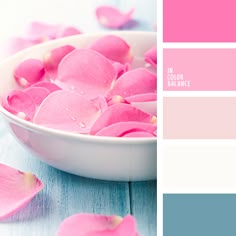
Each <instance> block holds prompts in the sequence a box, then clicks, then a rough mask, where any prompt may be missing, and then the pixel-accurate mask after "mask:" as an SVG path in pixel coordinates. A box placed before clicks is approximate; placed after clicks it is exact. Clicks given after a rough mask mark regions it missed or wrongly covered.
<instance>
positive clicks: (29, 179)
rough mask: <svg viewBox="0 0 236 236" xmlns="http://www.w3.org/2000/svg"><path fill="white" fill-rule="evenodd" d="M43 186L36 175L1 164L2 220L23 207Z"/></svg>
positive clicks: (0, 207)
mask: <svg viewBox="0 0 236 236" xmlns="http://www.w3.org/2000/svg"><path fill="white" fill-rule="evenodd" d="M43 186H44V185H43V183H42V182H41V181H40V180H39V179H38V178H37V177H36V176H35V175H33V174H31V173H24V172H21V171H19V170H16V169H14V168H12V167H9V166H6V165H3V164H0V220H2V219H5V218H7V217H9V216H11V215H12V214H14V213H16V212H17V211H19V210H20V209H22V208H23V207H24V206H25V205H26V204H27V203H28V202H29V201H30V200H31V199H32V198H33V197H34V196H35V195H36V194H37V193H38V192H39V191H40V190H42V188H43Z"/></svg>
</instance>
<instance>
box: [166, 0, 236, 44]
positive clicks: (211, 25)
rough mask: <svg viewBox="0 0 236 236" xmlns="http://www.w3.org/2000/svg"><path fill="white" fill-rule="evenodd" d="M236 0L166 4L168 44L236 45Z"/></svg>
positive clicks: (185, 0) (170, 0) (172, 1)
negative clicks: (207, 43)
mask: <svg viewBox="0 0 236 236" xmlns="http://www.w3.org/2000/svg"><path fill="white" fill-rule="evenodd" d="M235 9H236V2H235V1H234V0H217V1H215V0H207V1H206V0H195V1H190V0H178V1H176V0H164V1H163V41H164V42H235V41H236V31H235V30H234V28H235V22H236V14H235Z"/></svg>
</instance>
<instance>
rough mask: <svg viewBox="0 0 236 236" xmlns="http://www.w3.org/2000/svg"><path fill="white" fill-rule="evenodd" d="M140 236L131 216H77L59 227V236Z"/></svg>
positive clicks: (67, 219) (66, 220) (69, 218)
mask: <svg viewBox="0 0 236 236" xmlns="http://www.w3.org/2000/svg"><path fill="white" fill-rule="evenodd" d="M67 235H70V236H102V235H103V236H121V235H122V236H138V233H137V231H136V223H135V220H134V218H133V216H131V215H127V216H126V217H124V218H123V219H122V218H121V217H120V216H105V215H98V214H77V215H73V216H71V217H68V218H66V219H65V220H64V221H63V222H62V223H61V225H60V226H59V229H58V232H57V236H67Z"/></svg>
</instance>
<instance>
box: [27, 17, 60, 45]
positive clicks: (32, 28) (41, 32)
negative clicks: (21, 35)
mask: <svg viewBox="0 0 236 236" xmlns="http://www.w3.org/2000/svg"><path fill="white" fill-rule="evenodd" d="M61 28H62V26H61V25H60V24H57V25H53V24H47V23H44V22H40V21H32V22H31V23H30V24H29V25H28V27H27V29H26V36H27V37H28V38H29V39H31V40H40V41H41V42H44V41H47V40H51V39H56V38H57V34H58V32H60V31H61Z"/></svg>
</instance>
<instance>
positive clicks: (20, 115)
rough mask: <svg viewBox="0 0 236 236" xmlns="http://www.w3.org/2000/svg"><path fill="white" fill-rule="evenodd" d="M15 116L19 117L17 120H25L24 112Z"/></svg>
mask: <svg viewBox="0 0 236 236" xmlns="http://www.w3.org/2000/svg"><path fill="white" fill-rule="evenodd" d="M17 116H18V117H19V118H22V119H25V118H26V114H25V113H24V112H22V111H21V112H18V113H17Z"/></svg>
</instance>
